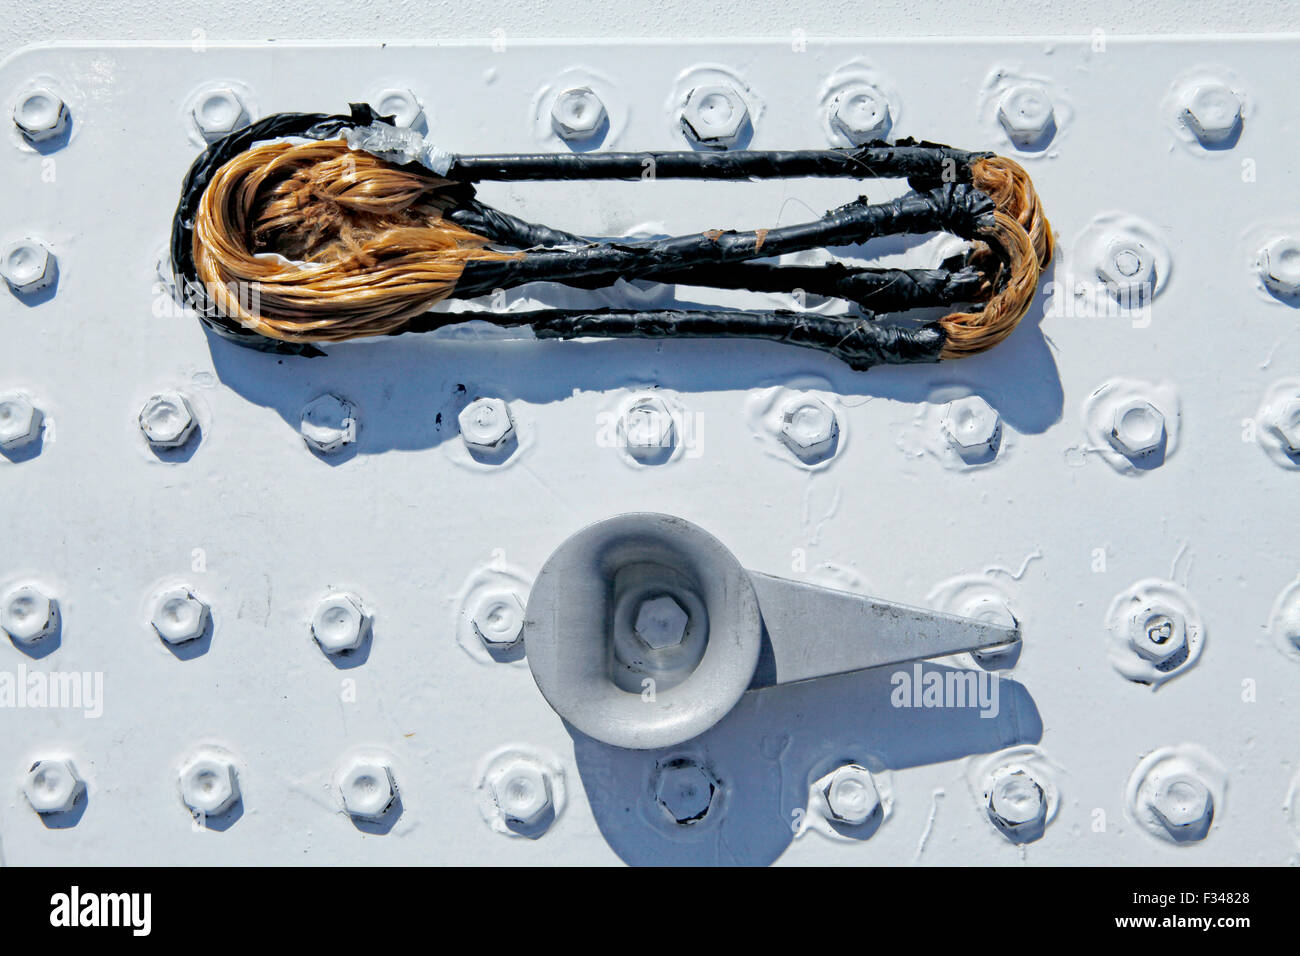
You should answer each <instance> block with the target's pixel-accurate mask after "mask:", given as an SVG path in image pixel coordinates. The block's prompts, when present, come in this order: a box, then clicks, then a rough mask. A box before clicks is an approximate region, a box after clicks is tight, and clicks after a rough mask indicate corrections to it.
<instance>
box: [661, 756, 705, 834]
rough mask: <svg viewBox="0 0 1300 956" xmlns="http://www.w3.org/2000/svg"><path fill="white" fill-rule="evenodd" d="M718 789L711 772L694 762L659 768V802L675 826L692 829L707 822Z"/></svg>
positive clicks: (673, 763)
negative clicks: (703, 821) (705, 818)
mask: <svg viewBox="0 0 1300 956" xmlns="http://www.w3.org/2000/svg"><path fill="white" fill-rule="evenodd" d="M718 787H719V783H718V781H717V780H716V779H714V777H713V775H712V774H711V773H709V771H708V770H706V769H705V768H704V767H702V766H700V765H699V764H698V763H696V762H695V761H694V760H692V759H690V758H682V759H678V760H674V761H671V762H670V763H668V764H666V765H664V766H663V767H661V768H659V774H658V778H657V779H656V781H655V800H656V801H658V803H659V808H660V809H661V810H662V811H663V812H664V813H665V814H667V816H668V819H669V820H671V821H672V822H673V823H677V824H680V825H682V826H690V825H691V824H695V823H699V822H700V821H701V820H703V819H704V817H705V815H706V814H707V813H708V812H709V809H710V808H711V807H712V806H713V801H714V798H715V796H716V794H717V791H718Z"/></svg>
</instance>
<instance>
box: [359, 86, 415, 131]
mask: <svg viewBox="0 0 1300 956" xmlns="http://www.w3.org/2000/svg"><path fill="white" fill-rule="evenodd" d="M371 105H372V106H373V107H374V108H375V112H376V113H378V114H379V115H380V116H391V117H392V118H393V125H394V126H397V127H401V128H404V129H409V128H411V127H413V126H418V125H421V123H423V122H425V115H424V106H423V104H421V102H420V100H419V97H417V96H416V95H415V93H414V92H413V91H411V90H408V89H401V88H394V89H388V90H380V91H379V94H378V95H377V96H376V97H375V98H374V100H373V101H372V103H371Z"/></svg>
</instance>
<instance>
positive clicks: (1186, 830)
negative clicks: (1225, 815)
mask: <svg viewBox="0 0 1300 956" xmlns="http://www.w3.org/2000/svg"><path fill="white" fill-rule="evenodd" d="M1148 807H1149V808H1150V810H1151V812H1152V814H1153V815H1154V816H1155V817H1156V819H1157V820H1159V821H1160V823H1161V824H1163V825H1164V827H1165V829H1166V830H1168V831H1169V832H1170V833H1171V834H1174V835H1175V836H1187V837H1193V836H1197V835H1198V834H1197V832H1196V831H1198V830H1201V829H1202V828H1205V829H1208V827H1209V823H1210V821H1211V820H1212V819H1213V818H1214V795H1213V794H1211V793H1210V788H1209V787H1208V786H1206V784H1205V781H1204V780H1202V779H1201V778H1200V777H1198V776H1196V775H1195V774H1191V773H1172V774H1169V775H1168V776H1166V777H1164V778H1163V779H1162V780H1160V781H1159V783H1158V784H1157V785H1156V787H1155V791H1154V792H1153V793H1152V794H1151V795H1150V798H1149V803H1148ZM1200 835H1203V834H1200Z"/></svg>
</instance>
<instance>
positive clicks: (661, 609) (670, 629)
mask: <svg viewBox="0 0 1300 956" xmlns="http://www.w3.org/2000/svg"><path fill="white" fill-rule="evenodd" d="M689 623H690V617H689V615H687V613H686V612H685V611H684V610H683V609H682V606H681V605H680V604H678V603H677V602H676V601H675V600H674V599H673V598H672V597H671V596H670V595H667V594H660V595H658V596H657V597H652V598H648V599H647V600H645V601H642V602H641V606H640V607H639V608H638V609H637V612H636V623H635V624H634V625H633V630H635V631H636V636H637V637H638V638H640V639H641V641H642V643H644V644H645V645H647V646H648V647H653V648H654V649H655V650H657V651H660V650H664V649H665V648H668V647H676V646H677V645H678V644H680V643H681V642H682V640H683V639H684V638H685V637H686V625H687V624H689Z"/></svg>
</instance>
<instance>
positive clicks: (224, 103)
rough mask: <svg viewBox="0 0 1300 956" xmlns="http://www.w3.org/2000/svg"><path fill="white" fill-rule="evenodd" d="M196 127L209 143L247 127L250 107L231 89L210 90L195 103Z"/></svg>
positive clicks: (193, 114) (194, 116)
mask: <svg viewBox="0 0 1300 956" xmlns="http://www.w3.org/2000/svg"><path fill="white" fill-rule="evenodd" d="M191 115H192V116H193V118H194V125H195V126H196V127H197V128H198V130H199V132H200V133H201V134H202V135H203V138H204V139H206V140H207V141H208V142H212V141H213V140H217V139H220V138H221V137H223V136H225V135H226V134H228V133H233V132H234V131H235V130H237V129H239V128H241V127H243V126H247V125H248V122H249V115H248V107H247V106H246V105H245V104H244V100H243V98H242V97H241V96H240V95H239V94H238V93H236V92H235V91H234V90H232V89H230V88H229V87H219V88H217V89H214V90H208V91H207V92H205V93H203V94H202V95H200V96H199V98H198V100H197V101H195V103H194V110H193V112H192V114H191Z"/></svg>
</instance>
